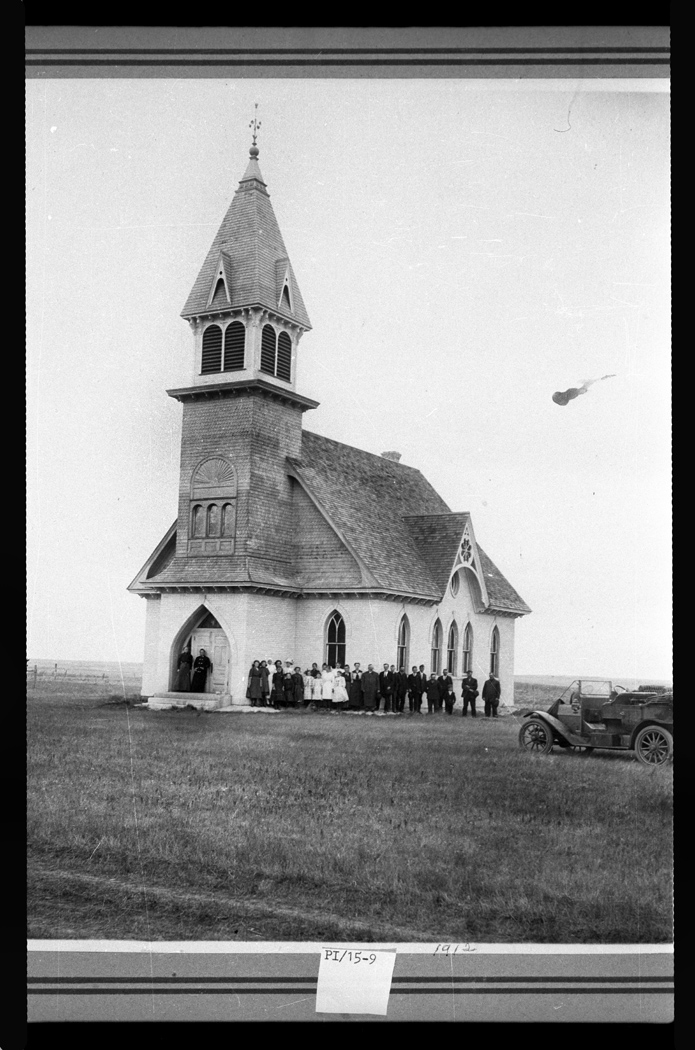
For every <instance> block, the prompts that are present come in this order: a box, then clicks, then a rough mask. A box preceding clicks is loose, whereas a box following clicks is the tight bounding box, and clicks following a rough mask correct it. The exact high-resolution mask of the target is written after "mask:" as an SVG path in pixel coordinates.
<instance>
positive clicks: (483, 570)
mask: <svg viewBox="0 0 695 1050" xmlns="http://www.w3.org/2000/svg"><path fill="white" fill-rule="evenodd" d="M258 153H259V151H258V147H257V146H256V145H255V136H254V145H253V146H252V147H251V149H250V159H249V162H248V166H247V168H246V171H245V173H244V176H243V178H242V179H241V182H240V183H239V188H238V189H237V190H236V193H235V195H234V198H233V200H232V203H231V205H230V207H229V210H228V212H227V214H226V216H225V218H224V221H223V223H222V225H221V227H220V229H219V231H218V233H217V236H216V237H215V239H214V241H213V243H212V247H211V248H210V251H209V252H208V255H207V257H206V259H205V262H204V263H203V266H202V269H201V270H200V273H199V274H198V277H197V279H196V281H195V283H194V285H193V288H192V290H191V293H190V295H189V297H188V300H187V302H186V305H185V306H184V309H183V311H182V316H183V317H184V318H185V319H186V320H187V321H188V322H189V324H190V327H191V331H192V334H193V354H192V357H193V375H192V379H191V384H190V386H186V387H182V388H179V389H175V390H169V391H167V393H168V394H169V396H170V397H173V398H175V399H176V400H177V401H179V402H180V403H181V405H182V412H183V421H182V437H181V472H180V482H179V499H178V516H177V518H176V521H175V522H174V523H173V525H172V526H171V528H170V529H169V530H168V532H167V533H166V534H165V535H164V536H163V538H162V540H161V542H160V543H159V544H158V546H157V547H156V548H155V550H154V551H153V552H152V554H151V555H150V557H149V558H148V559H147V561H146V563H145V565H144V566H143V568H142V569H141V570H140V572H139V573H138V574H137V576H136V577H135V579H134V580H133V582H132V583H131V584H130V586H129V590H130V591H131V592H132V593H134V594H138V595H140V596H141V597H143V598H144V599H145V601H146V602H147V618H146V629H145V657H144V672H143V682H142V694H143V696H144V697H148V698H149V702H150V706H154V707H158V706H159V707H162V706H170V705H174V706H175V705H176V704H181V705H184V704H193V705H194V706H197V707H202V708H214V707H229V706H233V705H246V704H247V703H248V701H247V700H246V685H247V678H248V672H249V668H250V666H251V663H252V661H253V660H257V659H272V660H276V659H282V660H283V661H286V660H292V661H293V662H296V663H298V664H299V665H300V666H301V667H302V669H303V670H304V669H305V668H308V667H311V665H312V663H318V664H319V667H320V666H321V664H322V663H329V664H333V665H335V664H336V663H341V664H343V663H346V662H348V663H350V664H353V663H354V662H356V661H359V662H360V663H361V665H362V668H363V669H366V667H367V664H369V663H372V664H374V667H375V669H376V670H380V669H381V667H382V665H383V664H384V663H388V664H395V665H396V667H397V668H399V667H401V666H402V667H405V668H406V670H407V671H408V672H410V669H411V667H412V666H413V665H414V664H416V665H418V666H419V665H420V664H424V665H425V667H426V670H427V673H428V674H429V673H431V672H432V671H434V672H436V673H437V674H440V673H441V671H442V670H443V668H445V667H446V668H448V670H449V673H450V674H452V675H453V676H454V685H455V689H456V692H457V695H460V689H459V681H460V678H461V677H462V675H463V674H464V673H465V672H466V671H467V670H468V669H469V668H470V669H471V670H472V672H473V675H474V676H475V677H476V678H477V679H478V683H479V688H482V681H483V680H484V679H485V678H487V676H488V675H489V673H490V672H491V671H492V672H493V673H494V674H495V676H496V677H497V678H498V679H499V681H500V684H501V690H502V693H501V702H502V703H503V704H505V703H507V704H511V703H512V701H513V696H514V624H515V620H516V619H517V617H519V616H523V615H525V614H526V613H528V612H530V611H531V610H530V609H529V608H528V606H527V605H526V604H525V602H524V601H523V600H522V599H521V598H520V597H519V595H518V594H517V592H516V591H515V590H514V588H513V587H512V586H511V584H510V583H509V582H508V581H507V580H506V579H505V578H504V576H503V575H502V573H501V572H500V571H499V569H497V568H496V566H495V565H494V564H493V562H492V561H491V560H490V558H489V557H488V555H487V554H486V553H485V551H484V550H483V549H482V547H480V546H479V544H478V542H477V540H476V537H475V533H474V530H473V522H472V521H471V516H470V514H469V513H467V512H465V511H461V512H458V513H457V512H453V511H451V510H450V509H449V507H448V506H447V505H446V503H445V502H444V500H443V499H442V498H441V496H439V495H438V494H437V493H436V492H435V490H434V489H433V488H432V486H431V485H430V484H429V482H428V481H427V480H426V478H424V477H423V475H422V474H421V473H420V471H419V470H416V469H415V468H414V467H410V466H407V465H406V464H404V463H401V462H400V456H399V454H398V453H396V452H382V453H381V454H375V453H373V452H367V451H364V450H362V449H359V448H353V447H351V446H350V445H345V444H342V443H341V442H339V441H333V440H332V439H331V438H327V437H322V436H321V435H319V434H314V433H312V432H311V431H309V430H305V429H304V427H303V416H304V413H305V412H310V411H311V410H312V409H313V408H316V407H318V402H316V401H313V400H311V399H310V398H308V397H305V396H304V395H302V394H301V393H300V392H299V391H298V390H297V382H296V379H297V360H298V347H299V342H300V339H301V337H302V335H303V333H304V332H306V331H308V330H309V329H310V328H311V324H310V322H309V317H308V314H307V311H306V307H305V305H304V300H303V299H302V294H301V292H300V290H299V285H298V283H297V279H296V277H295V273H294V270H293V268H292V264H291V263H290V260H289V258H288V256H287V250H286V248H285V245H284V242H283V239H282V234H281V233H280V229H279V227H278V224H277V220H276V218H275V214H274V212H273V208H272V205H271V203H270V197H269V194H268V190H267V188H266V184H265V182H264V180H263V176H262V175H261V171H260V168H259V166H258ZM385 440H386V436H385ZM186 644H190V645H191V646H192V651H193V653H194V655H195V654H196V653H197V652H198V650H199V649H200V648H201V647H202V648H205V649H206V651H207V654H208V656H209V657H210V659H211V661H212V665H213V667H212V673H211V674H210V675H209V676H208V684H207V691H206V693H205V694H200V693H178V694H177V693H175V692H173V691H172V690H173V686H174V683H175V680H176V667H177V660H178V657H179V654H180V652H181V650H182V648H183V647H184V645H186Z"/></svg>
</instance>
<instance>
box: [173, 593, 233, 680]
mask: <svg viewBox="0 0 695 1050" xmlns="http://www.w3.org/2000/svg"><path fill="white" fill-rule="evenodd" d="M187 645H188V646H190V648H191V654H192V656H193V658H194V659H195V657H196V656H197V655H198V653H199V650H200V649H205V652H206V654H207V656H208V657H209V658H210V660H211V662H212V669H211V671H210V673H209V674H208V676H207V680H206V682H205V689H204V692H206V693H216V694H219V695H227V694H228V693H229V682H230V674H231V645H230V640H229V638H228V637H227V633H226V631H225V629H224V628H223V627H222V625H221V624H220V622H219V620H218V619H217V617H216V616H215V615H214V614H213V613H212V612H210V610H209V609H208V608H207V606H206V605H201V606H199V607H198V608H197V609H196V611H195V612H194V613H192V614H191V615H190V616H189V617H188V619H187V620H186V621H185V623H184V624H183V625H182V626H181V629H180V630H179V631H178V633H177V635H176V637H175V638H174V642H173V645H172V647H171V658H170V667H169V688H170V689H172V690H174V689H175V688H176V683H177V678H178V662H179V656H180V655H181V652H182V651H183V649H184V647H185V646H187Z"/></svg>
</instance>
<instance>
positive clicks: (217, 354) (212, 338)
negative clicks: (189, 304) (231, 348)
mask: <svg viewBox="0 0 695 1050" xmlns="http://www.w3.org/2000/svg"><path fill="white" fill-rule="evenodd" d="M221 368H222V329H221V328H220V326H219V325H218V324H210V325H208V327H207V328H206V329H205V331H204V332H203V358H202V363H201V366H200V372H201V375H207V373H208V372H219V371H220V370H221Z"/></svg>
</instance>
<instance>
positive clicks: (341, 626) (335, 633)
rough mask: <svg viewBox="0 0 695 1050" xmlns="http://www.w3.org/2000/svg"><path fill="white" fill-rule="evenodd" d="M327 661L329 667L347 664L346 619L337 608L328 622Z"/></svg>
mask: <svg viewBox="0 0 695 1050" xmlns="http://www.w3.org/2000/svg"><path fill="white" fill-rule="evenodd" d="M326 663H327V664H328V666H329V667H336V666H337V664H341V665H344V664H345V620H344V619H343V618H342V616H341V615H340V613H339V612H338V611H337V609H336V610H335V612H333V613H332V615H331V617H330V619H329V620H328V623H327V624H326Z"/></svg>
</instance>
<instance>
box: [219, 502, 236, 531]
mask: <svg viewBox="0 0 695 1050" xmlns="http://www.w3.org/2000/svg"><path fill="white" fill-rule="evenodd" d="M235 525H236V507H235V506H234V504H233V503H225V504H224V506H223V507H222V535H223V536H224V537H225V539H230V538H231V539H233V538H234V527H235Z"/></svg>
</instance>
